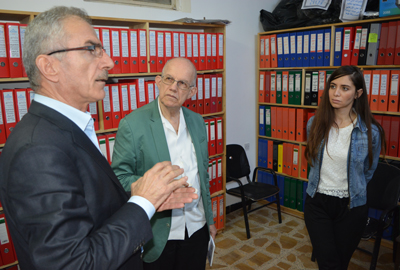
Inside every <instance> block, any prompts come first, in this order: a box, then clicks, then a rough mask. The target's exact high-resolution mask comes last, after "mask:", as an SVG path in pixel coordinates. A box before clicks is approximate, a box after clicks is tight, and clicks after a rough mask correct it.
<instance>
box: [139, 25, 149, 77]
mask: <svg viewBox="0 0 400 270" xmlns="http://www.w3.org/2000/svg"><path fill="white" fill-rule="evenodd" d="M138 35H139V42H138V47H139V72H140V73H142V72H144V73H146V72H147V71H148V67H147V41H146V38H147V37H146V30H144V29H138Z"/></svg>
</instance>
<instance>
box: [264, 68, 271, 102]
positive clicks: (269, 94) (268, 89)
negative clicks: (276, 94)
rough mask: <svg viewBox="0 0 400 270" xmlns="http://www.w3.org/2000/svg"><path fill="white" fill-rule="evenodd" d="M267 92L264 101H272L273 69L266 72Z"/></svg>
mask: <svg viewBox="0 0 400 270" xmlns="http://www.w3.org/2000/svg"><path fill="white" fill-rule="evenodd" d="M264 82H265V86H264V87H265V92H264V102H267V103H270V102H271V97H270V96H271V71H266V72H265V78H264Z"/></svg>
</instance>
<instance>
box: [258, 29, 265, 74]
mask: <svg viewBox="0 0 400 270" xmlns="http://www.w3.org/2000/svg"><path fill="white" fill-rule="evenodd" d="M259 44H260V52H259V53H260V59H259V60H260V63H259V65H260V68H265V36H260V43H259Z"/></svg>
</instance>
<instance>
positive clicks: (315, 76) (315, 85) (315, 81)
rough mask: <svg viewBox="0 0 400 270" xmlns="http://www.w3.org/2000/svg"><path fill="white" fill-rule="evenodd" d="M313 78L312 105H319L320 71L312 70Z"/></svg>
mask: <svg viewBox="0 0 400 270" xmlns="http://www.w3.org/2000/svg"><path fill="white" fill-rule="evenodd" d="M311 79H312V81H311V105H312V106H318V71H313V72H312V78H311Z"/></svg>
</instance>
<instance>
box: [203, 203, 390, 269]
mask: <svg viewBox="0 0 400 270" xmlns="http://www.w3.org/2000/svg"><path fill="white" fill-rule="evenodd" d="M226 219H227V221H226V229H225V231H224V232H223V233H222V234H219V235H217V238H216V251H215V254H214V262H213V266H212V267H209V265H207V268H206V269H239V270H252V269H271V270H280V269H284V270H288V269H318V266H317V263H315V262H312V261H311V260H310V258H311V251H312V247H311V243H310V240H309V237H308V233H307V229H306V227H305V224H304V221H303V220H302V219H300V218H296V217H293V216H290V215H287V214H282V223H281V224H279V223H278V215H277V213H276V210H273V209H268V208H263V209H260V210H258V211H256V212H253V213H251V214H250V216H249V222H250V232H251V238H250V239H247V238H246V232H245V231H246V229H245V227H244V219H243V215H242V211H241V210H236V211H234V212H232V213H229V214H228V215H227V217H226ZM372 245H373V243H372V242H370V241H362V242H361V243H360V246H362V247H364V248H367V249H368V250H372ZM370 259H371V256H370V255H368V254H365V253H364V252H361V251H358V250H356V252H355V253H354V255H353V257H352V260H351V262H350V266H349V268H348V269H349V270H359V269H360V270H361V269H369V263H370ZM391 260H392V250H391V249H388V248H385V247H381V250H380V254H379V259H378V265H377V269H393V268H394V264H393V263H392V262H391Z"/></svg>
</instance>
